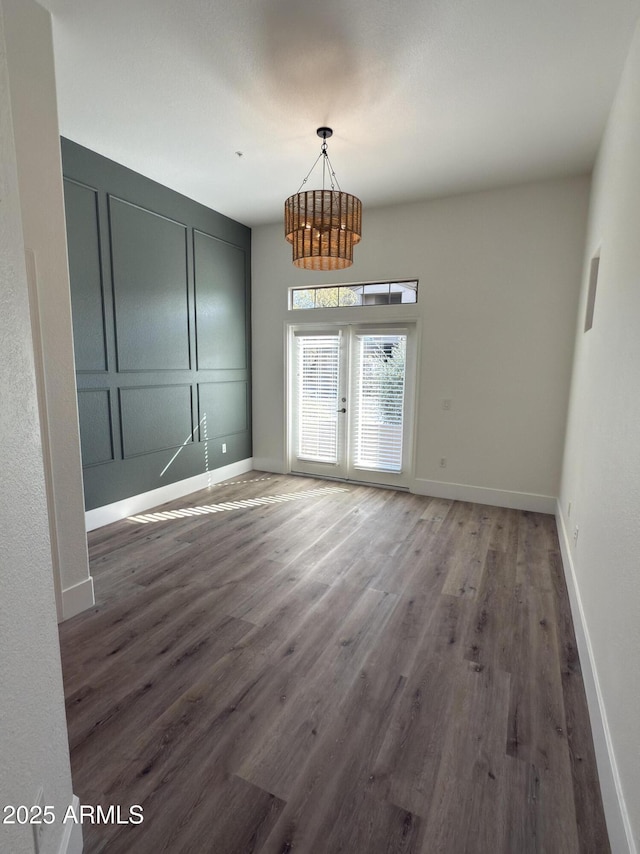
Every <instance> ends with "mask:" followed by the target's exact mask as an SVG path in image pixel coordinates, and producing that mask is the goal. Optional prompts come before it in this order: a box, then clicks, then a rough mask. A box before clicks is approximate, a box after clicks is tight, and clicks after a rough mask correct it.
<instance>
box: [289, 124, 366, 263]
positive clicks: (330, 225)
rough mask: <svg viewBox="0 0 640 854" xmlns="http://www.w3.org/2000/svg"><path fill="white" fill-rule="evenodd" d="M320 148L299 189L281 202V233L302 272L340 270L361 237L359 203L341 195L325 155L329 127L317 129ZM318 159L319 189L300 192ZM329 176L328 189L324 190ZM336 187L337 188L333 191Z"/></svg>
mask: <svg viewBox="0 0 640 854" xmlns="http://www.w3.org/2000/svg"><path fill="white" fill-rule="evenodd" d="M316 133H317V134H318V136H319V137H321V139H322V147H321V149H320V154H319V155H318V157H317V159H316V161H315V163H314V164H313V166H312V167H311V169H310V170H309V172H308V173H307V176H306V178H304V180H303V181H302V184H301V185H300V189H299V190H298V192H297V193H295V194H294V195H293V196H289V198H288V199H287V201H286V202H285V203H284V233H285V237H286V238H287V240H288V241H289V243H291V244H292V246H293V263H294V264H295V266H296V267H301V268H302V269H304V270H344V268H345V267H350V266H351V265H352V264H353V247H354V246H355V244H356V243H358V242H359V241H360V238H361V236H362V202H361V201H360V199H357V198H356V197H355V196H352V195H351V194H350V193H343V192H342V190H341V189H340V185H339V184H338V179H337V178H336V173H335V172H334V170H333V166H332V165H331V161H330V160H329V155H328V154H327V139H329V137H331V136H333V131H332V130H331V128H318V130H317V131H316ZM321 158H322V189H321V190H305V191H304V192H300V190H302V188H303V187H304V185H305V184H306V183H307V180H308V178H309V175H311V173H312V172H313V170H314V169H315V167H316V165H317V163H318V161H319V160H320V159H321ZM327 175H328V177H329V182H330V184H331V189H330V190H325V187H324V185H325V180H326V177H327ZM336 187H337V189H336Z"/></svg>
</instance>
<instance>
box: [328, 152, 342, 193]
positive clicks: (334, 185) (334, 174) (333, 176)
mask: <svg viewBox="0 0 640 854" xmlns="http://www.w3.org/2000/svg"><path fill="white" fill-rule="evenodd" d="M326 158H327V163H328V164H329V175H331V189H332V190H335V188H336V187H337V188H338V190H339V191H340V192H342V188H341V187H340V184H339V183H338V178H337V177H336V173H335V170H334V168H333V164H332V163H331V159H330V157H329V155H328V154H327V155H326ZM334 181H335V184H334Z"/></svg>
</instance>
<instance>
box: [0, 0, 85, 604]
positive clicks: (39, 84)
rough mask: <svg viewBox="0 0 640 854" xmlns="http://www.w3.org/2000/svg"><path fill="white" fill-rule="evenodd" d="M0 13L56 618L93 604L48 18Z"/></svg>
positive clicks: (18, 7)
mask: <svg viewBox="0 0 640 854" xmlns="http://www.w3.org/2000/svg"><path fill="white" fill-rule="evenodd" d="M4 10H5V29H6V41H7V60H8V66H9V78H10V82H11V109H12V113H13V124H14V134H15V140H16V156H17V163H18V181H19V189H20V201H21V209H22V225H23V233H24V241H25V246H26V248H27V250H29V255H30V264H29V266H28V274H29V276H30V278H31V281H32V296H33V301H32V321H33V323H32V325H33V331H34V338H35V347H36V375H37V377H38V380H39V383H40V386H41V387H40V388H39V392H40V416H41V420H42V432H43V435H42V439H43V453H44V464H45V474H46V477H47V497H48V505H49V523H50V536H51V545H52V560H53V567H54V573H55V580H56V587H57V594H58V596H57V599H58V616H59V618H60V619H62V617H64V618H69V617H72V616H73V615H74V614H76V613H78V612H79V611H82V610H84V609H85V608H88V607H90V606H91V605H92V604H93V601H94V600H93V583H92V579H91V578H90V576H89V565H88V558H87V540H86V533H85V525H84V500H83V487H82V466H81V460H80V437H79V430H78V411H77V399H76V382H75V365H74V358H73V334H72V325H71V297H70V291H69V271H68V265H67V248H66V246H67V244H66V230H65V220H64V202H63V193H62V167H61V162H60V137H59V132H58V116H57V107H56V91H55V75H54V61H53V44H52V38H51V19H50V15H49V13H48V12H46V11H45V10H44V9H43V8H42V7H41V6H39V5H38V4H37V3H35V2H33V0H4ZM40 350H41V353H40Z"/></svg>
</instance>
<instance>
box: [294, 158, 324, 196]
mask: <svg viewBox="0 0 640 854" xmlns="http://www.w3.org/2000/svg"><path fill="white" fill-rule="evenodd" d="M321 157H322V152H320V154H319V155H318V156H317V157H316V159H315V161H314V163H313V166H312V167H311V169H309V171H308V172H307V174H306V175H305V177H304V178H303V179H302V184H300V186H299V187H298V190H297V192H298V193H299V192H300V190H301V189H302V188H303V187H304V185H305V184H306V183H307V181H308V180H309V175H311V173H312V172H313V170H314V169H315V168H316V166H317V165H318V160H320V158H321Z"/></svg>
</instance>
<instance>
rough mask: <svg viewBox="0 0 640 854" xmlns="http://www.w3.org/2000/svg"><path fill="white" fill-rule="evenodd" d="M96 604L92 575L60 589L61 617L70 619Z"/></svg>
mask: <svg viewBox="0 0 640 854" xmlns="http://www.w3.org/2000/svg"><path fill="white" fill-rule="evenodd" d="M95 604H96V597H95V593H94V591H93V576H91V575H90V576H89V577H88V578H85V579H84V580H83V581H80V582H79V583H78V584H74V585H73V586H72V587H67V588H66V589H64V590H63V591H62V619H61V620H59V622H62V621H63V620H70V619H71V617H75V615H76V614H81V613H82V612H83V611H86V610H87V609H88V608H93V606H94V605H95Z"/></svg>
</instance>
